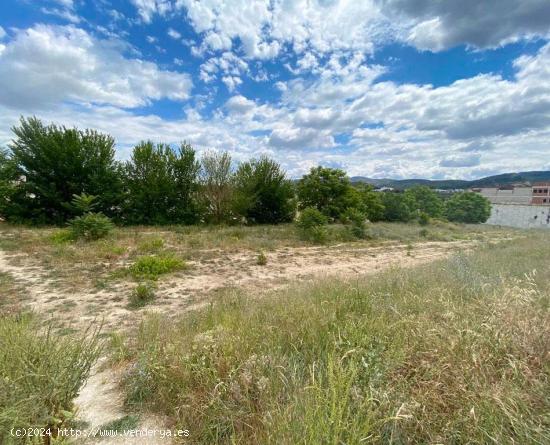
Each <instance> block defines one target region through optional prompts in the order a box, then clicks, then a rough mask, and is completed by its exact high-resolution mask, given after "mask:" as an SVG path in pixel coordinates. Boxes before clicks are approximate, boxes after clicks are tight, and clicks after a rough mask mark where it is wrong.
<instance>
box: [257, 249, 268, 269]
mask: <svg viewBox="0 0 550 445" xmlns="http://www.w3.org/2000/svg"><path fill="white" fill-rule="evenodd" d="M256 264H257V265H258V266H265V265H266V264H267V257H266V256H265V253H263V252H260V253H259V254H258V257H257V258H256Z"/></svg>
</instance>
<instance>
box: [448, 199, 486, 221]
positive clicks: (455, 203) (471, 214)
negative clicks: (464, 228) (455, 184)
mask: <svg viewBox="0 0 550 445" xmlns="http://www.w3.org/2000/svg"><path fill="white" fill-rule="evenodd" d="M445 215H446V216H447V219H448V220H449V221H453V222H461V223H471V224H479V223H484V222H485V221H487V220H488V219H489V216H491V203H490V202H489V200H488V199H486V198H484V197H483V196H481V195H479V194H478V193H473V192H462V193H456V194H454V195H453V196H452V197H451V198H450V199H449V200H448V201H447V202H446V205H445Z"/></svg>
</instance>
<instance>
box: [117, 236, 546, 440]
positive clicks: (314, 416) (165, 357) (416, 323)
mask: <svg viewBox="0 0 550 445" xmlns="http://www.w3.org/2000/svg"><path fill="white" fill-rule="evenodd" d="M548 274H550V247H549V243H548V237H547V236H543V235H541V236H532V237H530V238H524V239H518V240H515V241H511V242H505V243H501V244H498V245H493V246H485V247H481V248H480V249H478V250H477V251H476V252H474V253H470V254H458V255H454V256H452V257H451V258H448V259H443V260H438V261H435V262H431V263H428V264H424V265H420V266H416V267H414V268H409V269H395V270H391V271H386V272H384V273H381V274H379V275H376V276H373V277H364V278H363V277H360V278H358V279H353V280H349V279H343V280H332V279H331V280H320V281H318V282H317V283H316V284H314V285H311V284H308V285H307V286H304V285H302V286H294V287H291V288H289V289H284V290H280V291H278V292H276V293H273V294H272V295H270V296H267V297H265V298H263V299H261V300H258V301H255V302H254V304H251V303H250V295H249V294H248V293H247V292H238V291H236V292H234V293H232V294H229V295H227V296H225V298H222V299H221V300H220V301H218V302H217V303H216V304H215V305H214V306H213V307H211V308H209V309H208V310H203V311H198V312H195V313H191V314H188V315H186V316H185V317H182V318H181V319H180V321H178V322H176V323H174V322H173V321H168V320H166V319H165V318H163V317H162V316H159V315H156V316H151V317H149V318H148V319H147V320H146V321H145V322H144V323H143V324H142V325H141V327H140V329H139V332H138V333H137V335H135V336H130V337H129V338H128V341H127V349H126V350H125V351H126V352H125V354H124V358H123V359H122V363H126V366H129V367H128V369H130V371H129V372H128V374H127V375H126V379H125V381H124V387H125V391H126V400H127V403H129V404H130V405H131V406H135V407H137V408H140V407H142V408H143V407H145V408H147V409H150V410H153V411H155V412H157V413H161V414H163V415H167V416H168V417H169V419H170V420H171V423H170V424H172V425H174V426H176V427H179V428H189V429H191V430H192V432H193V438H194V441H195V442H196V443H204V444H212V443H227V444H230V443H242V444H265V443H273V444H296V443H300V444H312V443H315V444H317V443H334V444H340V443H349V444H358V443H475V444H487V443H495V444H514V443H516V444H520V443H521V444H545V443H549V442H550V419H549V418H548V413H549V412H550V396H549V395H550V368H549V363H550V312H549V307H550V305H549V303H550V284H549V281H548V278H547V277H548Z"/></svg>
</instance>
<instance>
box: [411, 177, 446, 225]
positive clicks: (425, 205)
mask: <svg viewBox="0 0 550 445" xmlns="http://www.w3.org/2000/svg"><path fill="white" fill-rule="evenodd" d="M405 194H406V195H408V196H410V197H411V198H412V199H413V200H414V201H415V202H416V205H415V210H416V211H417V212H418V213H420V212H423V213H425V214H427V215H428V216H430V217H432V218H439V217H440V216H442V215H443V211H444V208H445V206H444V204H443V200H442V199H441V198H440V197H439V195H438V194H437V192H435V191H434V190H432V189H431V188H430V187H427V186H425V185H417V186H414V187H411V188H410V189H408V190H407V191H406V192H405Z"/></svg>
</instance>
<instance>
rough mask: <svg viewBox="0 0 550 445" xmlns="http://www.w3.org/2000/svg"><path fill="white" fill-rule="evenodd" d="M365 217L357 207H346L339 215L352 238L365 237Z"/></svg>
mask: <svg viewBox="0 0 550 445" xmlns="http://www.w3.org/2000/svg"><path fill="white" fill-rule="evenodd" d="M366 219H367V217H366V216H365V214H364V213H363V212H360V211H359V210H357V209H353V208H352V209H347V210H346V211H345V212H344V213H343V214H342V215H341V216H340V220H341V221H342V222H343V223H344V224H345V225H346V229H347V230H348V232H349V233H350V234H351V235H352V237H354V238H358V239H365V238H367V224H366Z"/></svg>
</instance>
